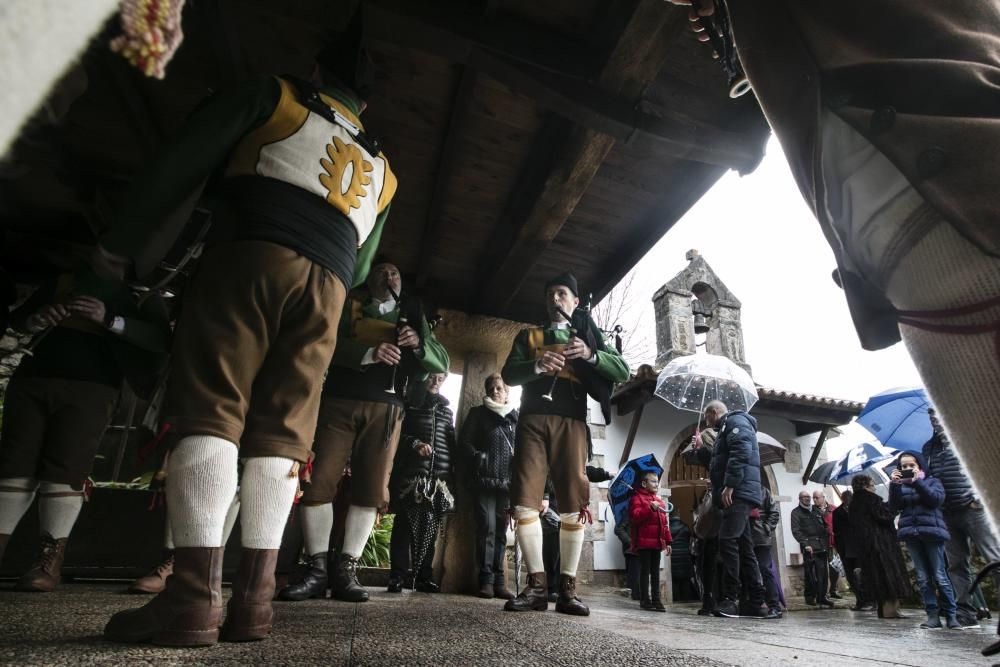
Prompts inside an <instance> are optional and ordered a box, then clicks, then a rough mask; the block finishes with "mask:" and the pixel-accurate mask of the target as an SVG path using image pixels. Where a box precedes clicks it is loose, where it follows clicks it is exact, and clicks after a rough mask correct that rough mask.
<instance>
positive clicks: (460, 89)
mask: <svg viewBox="0 0 1000 667" xmlns="http://www.w3.org/2000/svg"><path fill="white" fill-rule="evenodd" d="M460 67H461V68H462V71H461V74H459V77H458V86H457V87H456V89H455V96H454V99H453V100H452V105H451V116H450V117H449V118H448V128H447V130H446V131H445V138H444V142H443V144H442V146H441V153H440V155H439V156H438V161H437V169H436V170H435V177H434V189H433V191H432V192H431V199H430V203H429V204H428V206H427V215H426V217H425V219H424V229H423V232H422V233H421V235H420V252H419V253H418V254H417V257H420V258H421V262H420V265H419V266H420V268H419V269H418V270H417V280H416V284H417V287H418V288H422V287H424V286H425V285H426V284H427V279H428V278H429V277H430V269H431V264H430V260H431V257H432V252H431V250H432V249H433V248H434V247H435V245H436V244H437V240H438V238H439V237H440V235H441V231H442V229H441V228H442V216H443V213H444V206H445V203H446V201H447V191H448V185H449V183H451V180H452V172H453V170H454V167H455V158H456V157H457V155H458V142H459V138H460V137H461V135H462V131H463V129H464V127H465V125H466V122H467V120H468V115H469V103H470V101H471V100H472V91H473V89H474V88H475V87H476V71H475V70H474V69H472V68H471V67H468V66H465V65H461V66H460Z"/></svg>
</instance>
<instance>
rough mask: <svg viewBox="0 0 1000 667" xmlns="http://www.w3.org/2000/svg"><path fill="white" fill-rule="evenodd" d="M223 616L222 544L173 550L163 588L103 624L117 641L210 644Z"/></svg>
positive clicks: (105, 633)
mask: <svg viewBox="0 0 1000 667" xmlns="http://www.w3.org/2000/svg"><path fill="white" fill-rule="evenodd" d="M221 620H222V547H180V548H178V549H176V550H174V573H173V574H172V575H170V577H169V578H168V579H167V585H166V588H164V590H163V592H162V593H160V594H159V595H157V596H156V597H155V598H153V599H152V600H150V601H149V602H147V603H146V604H145V605H143V606H142V607H139V608H138V609H129V610H126V611H120V612H118V613H117V614H115V615H114V616H112V617H111V620H110V621H108V624H107V625H106V626H104V637H105V638H106V639H110V640H111V641H115V642H126V643H139V642H146V641H150V640H152V641H153V643H154V644H159V645H160V646H187V647H190V646H210V645H212V644H215V643H216V642H217V641H219V622H220V621H221Z"/></svg>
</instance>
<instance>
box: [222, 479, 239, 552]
mask: <svg viewBox="0 0 1000 667" xmlns="http://www.w3.org/2000/svg"><path fill="white" fill-rule="evenodd" d="M239 515H240V491H239V489H237V490H236V495H235V496H233V502H232V504H230V505H229V511H228V512H226V522H225V523H223V524H222V545H223V546H225V545H226V542H228V541H229V536H230V535H232V534H233V526H235V525H236V519H237V517H239Z"/></svg>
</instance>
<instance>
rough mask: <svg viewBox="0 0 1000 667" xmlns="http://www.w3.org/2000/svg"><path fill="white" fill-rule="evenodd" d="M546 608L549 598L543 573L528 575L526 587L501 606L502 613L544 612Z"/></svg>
mask: <svg viewBox="0 0 1000 667" xmlns="http://www.w3.org/2000/svg"><path fill="white" fill-rule="evenodd" d="M548 608H549V597H548V592H547V586H546V585H545V573H544V572H535V573H533V574H532V573H529V574H528V585H527V586H525V587H524V590H523V591H521V592H520V593H519V594H518V596H517V597H515V598H514V599H513V600H507V603H506V604H504V606H503V610H504V611H545V610H546V609H548Z"/></svg>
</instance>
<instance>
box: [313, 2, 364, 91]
mask: <svg viewBox="0 0 1000 667" xmlns="http://www.w3.org/2000/svg"><path fill="white" fill-rule="evenodd" d="M363 37H364V25H363V21H362V16H361V3H358V8H357V10H356V11H355V12H354V15H353V16H352V17H351V20H350V21H348V22H347V26H346V27H345V28H344V30H343V31H342V32H340V33H339V34H336V35H334V36H333V37H332V39H330V41H329V42H328V43H327V45H326V46H325V47H323V50H321V51H320V52H319V53H318V54H316V64H317V65H319V67H320V69H322V70H323V71H324V72H325V73H327V74H329V75H332V76H334V77H336V79H337V80H338V81H340V83H342V84H344V85H345V86H347V87H348V88H350V89H351V90H353V91H354V92H355V93H357V94H358V95H359V96H361V97H362V98H364V97H365V96H366V95H367V93H368V91H369V88H370V81H369V69H370V67H369V60H368V52H367V51H365V49H364V47H363V46H362V42H363Z"/></svg>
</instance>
